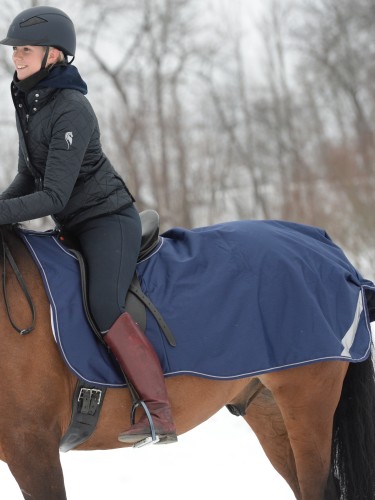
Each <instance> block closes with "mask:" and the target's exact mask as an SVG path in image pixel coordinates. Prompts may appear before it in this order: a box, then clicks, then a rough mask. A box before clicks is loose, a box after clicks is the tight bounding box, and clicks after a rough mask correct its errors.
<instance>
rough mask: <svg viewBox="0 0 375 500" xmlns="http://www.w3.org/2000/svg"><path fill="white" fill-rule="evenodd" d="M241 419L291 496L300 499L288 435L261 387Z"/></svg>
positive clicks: (277, 410) (273, 402) (272, 401)
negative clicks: (286, 484)
mask: <svg viewBox="0 0 375 500" xmlns="http://www.w3.org/2000/svg"><path fill="white" fill-rule="evenodd" d="M243 418H244V419H245V420H246V422H247V423H248V424H249V425H250V427H251V428H252V430H253V431H254V433H255V434H256V436H257V438H258V440H259V442H260V444H261V446H262V448H263V450H264V452H265V454H266V455H267V457H268V459H269V461H270V462H271V464H272V465H273V467H274V468H275V469H276V470H277V472H278V473H279V474H280V475H281V476H282V477H283V478H284V479H285V481H286V482H287V483H288V484H289V486H290V488H291V489H292V491H293V493H294V494H295V496H296V497H298V496H300V493H301V492H300V489H299V486H298V479H297V471H296V464H295V461H294V455H293V451H292V448H291V446H290V442H289V438H288V432H287V430H286V428H285V423H284V419H283V417H282V415H281V412H280V410H279V408H278V406H277V404H276V403H275V400H274V399H273V397H272V394H271V392H270V391H269V390H268V389H266V388H265V387H263V388H262V389H261V390H260V392H258V394H257V396H256V397H255V398H254V399H253V401H252V402H251V404H250V406H249V407H248V408H247V411H246V414H245V415H244V416H243Z"/></svg>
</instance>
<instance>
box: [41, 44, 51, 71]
mask: <svg viewBox="0 0 375 500" xmlns="http://www.w3.org/2000/svg"><path fill="white" fill-rule="evenodd" d="M48 56H49V47H46V51H45V53H44V56H43V60H42V64H41V66H40V69H44V68H45V67H46V64H47V59H48Z"/></svg>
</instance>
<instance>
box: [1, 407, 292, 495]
mask: <svg viewBox="0 0 375 500" xmlns="http://www.w3.org/2000/svg"><path fill="white" fill-rule="evenodd" d="M61 461H62V464H63V469H64V474H65V483H66V489H67V495H68V499H69V500H84V499H87V498H90V500H103V499H105V500H120V499H124V500H127V499H131V498H137V499H138V500H147V499H149V498H152V499H154V500H158V499H161V498H166V496H167V498H171V499H176V500H192V499H194V500H206V499H215V500H228V498H243V499H244V500H246V499H248V500H250V499H252V500H270V499H277V500H292V499H294V496H293V494H292V493H291V491H290V489H289V488H288V487H287V485H286V483H285V482H284V480H283V479H281V478H280V476H279V475H278V474H277V473H276V472H275V471H274V470H273V468H272V467H271V465H270V464H269V462H268V460H267V458H266V457H265V455H264V452H263V451H262V449H261V448H260V446H259V444H258V441H257V440H256V438H255V436H254V434H253V433H252V432H251V430H250V428H249V427H248V426H247V424H246V423H245V422H244V421H243V420H242V419H241V418H238V417H234V416H232V415H230V414H229V412H228V411H227V410H226V409H224V410H221V411H220V412H219V413H218V414H217V415H215V416H214V417H212V418H211V419H210V420H209V421H207V422H205V423H204V424H202V425H200V426H199V427H197V428H196V429H194V430H192V431H190V432H189V433H187V434H185V435H183V436H181V437H180V438H179V442H178V443H177V444H171V445H167V446H146V447H145V448H142V449H137V450H136V449H126V450H115V451H102V452H74V451H71V452H68V453H66V454H62V455H61ZM0 464H1V466H0V498H1V499H4V500H22V499H23V497H22V495H21V493H20V491H19V490H18V487H17V485H16V483H15V481H14V479H13V477H12V476H11V474H10V472H9V470H8V469H7V466H6V465H5V464H3V463H2V462H0ZM51 500H53V499H51Z"/></svg>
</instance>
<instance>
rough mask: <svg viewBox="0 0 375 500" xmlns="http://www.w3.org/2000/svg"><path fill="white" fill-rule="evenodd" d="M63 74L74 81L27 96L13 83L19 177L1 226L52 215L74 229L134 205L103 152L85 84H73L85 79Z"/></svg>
mask: <svg viewBox="0 0 375 500" xmlns="http://www.w3.org/2000/svg"><path fill="white" fill-rule="evenodd" d="M56 70H57V68H56ZM58 71H59V73H61V72H63V75H68V76H69V78H59V81H60V82H61V83H58V84H56V78H55V79H53V78H52V80H51V82H52V83H51V85H54V87H52V88H48V87H47V88H38V89H33V90H31V91H30V92H29V93H27V94H26V95H25V93H24V92H21V91H19V90H18V89H17V87H16V86H15V85H14V84H12V93H13V96H12V97H13V101H14V104H15V107H16V116H17V118H16V119H17V129H18V134H19V162H18V173H17V175H16V177H15V179H14V180H13V182H12V183H11V185H10V186H9V187H8V189H6V190H5V191H4V192H3V193H2V195H1V196H0V224H8V223H14V222H22V221H25V220H30V219H36V218H39V217H44V216H47V215H52V216H53V218H54V219H55V220H56V222H57V223H58V224H59V225H63V226H65V227H69V226H70V225H74V224H76V223H79V222H82V221H84V220H86V219H89V218H92V217H96V216H100V215H104V214H108V213H114V212H116V211H118V210H120V209H121V208H125V207H126V206H129V205H131V204H132V202H133V201H134V199H133V197H132V196H131V194H130V193H129V190H128V189H127V187H126V185H125V183H124V181H123V180H122V179H121V177H120V176H119V175H118V174H117V173H116V171H115V170H114V168H113V166H112V165H111V163H110V161H109V160H108V158H107V157H106V156H105V154H104V153H103V151H102V148H101V144H100V132H99V126H98V121H97V118H96V116H95V113H94V111H93V109H92V107H91V105H90V103H89V102H88V100H87V99H86V97H85V96H84V95H83V93H82V92H83V91H80V90H77V89H78V88H80V87H79V83H80V82H79V81H78V84H77V82H76V84H74V83H73V84H72V82H73V81H74V78H76V79H80V78H81V77H80V76H79V74H78V71H77V70H76V68H74V67H67V68H64V69H61V68H59V70H58ZM80 81H81V82H82V83H83V84H84V82H83V81H82V79H81V80H80ZM64 82H65V83H64ZM66 82H67V83H66ZM43 84H44V85H46V82H43ZM47 84H48V82H47ZM59 85H63V86H64V87H65V86H67V87H70V88H58V87H59ZM39 86H40V87H43V85H42V82H41V83H40V85H39ZM84 86H85V84H84Z"/></svg>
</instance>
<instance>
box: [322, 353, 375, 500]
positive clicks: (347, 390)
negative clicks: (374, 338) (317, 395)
mask: <svg viewBox="0 0 375 500" xmlns="http://www.w3.org/2000/svg"><path fill="white" fill-rule="evenodd" d="M331 472H332V475H333V477H334V478H335V482H336V486H337V488H338V490H339V491H340V496H339V498H340V500H357V499H358V500H360V499H365V498H366V499H369V500H370V499H375V373H374V365H373V361H372V358H371V356H370V357H369V358H367V360H366V361H364V362H362V363H350V365H349V368H348V372H347V374H346V377H345V380H344V385H343V390H342V394H341V399H340V402H339V405H338V407H337V410H336V413H335V417H334V424H333V443H332V465H331Z"/></svg>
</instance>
